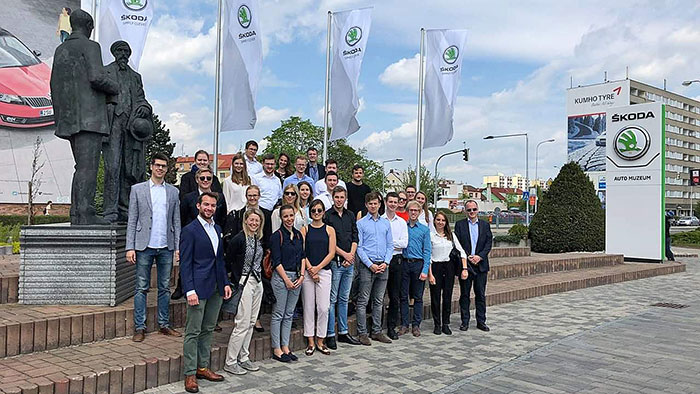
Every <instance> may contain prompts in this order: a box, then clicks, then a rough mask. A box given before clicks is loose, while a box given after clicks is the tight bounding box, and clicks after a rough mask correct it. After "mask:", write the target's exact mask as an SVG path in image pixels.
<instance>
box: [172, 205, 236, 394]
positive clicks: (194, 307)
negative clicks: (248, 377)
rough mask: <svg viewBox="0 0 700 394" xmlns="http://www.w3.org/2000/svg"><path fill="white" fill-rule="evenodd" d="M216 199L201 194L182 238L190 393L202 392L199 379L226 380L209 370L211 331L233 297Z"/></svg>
mask: <svg viewBox="0 0 700 394" xmlns="http://www.w3.org/2000/svg"><path fill="white" fill-rule="evenodd" d="M217 199H218V195H217V194H215V193H210V192H205V193H202V194H200V195H199V197H198V198H197V209H198V211H199V215H198V216H197V220H194V221H192V222H191V223H190V224H189V225H187V226H185V227H184V228H183V229H182V235H181V238H180V251H181V254H180V278H182V287H183V289H184V291H185V293H186V294H187V319H186V322H185V340H184V341H183V354H184V358H185V370H184V372H185V390H186V391H187V392H190V393H196V392H198V391H199V387H198V385H197V378H200V379H206V380H209V381H212V382H220V381H222V380H224V377H223V376H221V375H219V374H216V373H214V372H213V371H212V370H211V369H209V357H210V354H211V353H210V352H211V349H210V348H211V338H212V332H213V331H214V326H215V325H216V320H217V318H218V317H219V312H220V310H221V304H222V303H223V300H224V299H229V298H230V297H231V282H230V281H229V279H228V275H227V274H226V266H225V262H224V243H223V242H222V241H221V227H219V226H218V225H217V224H216V223H214V220H213V219H212V217H213V216H214V212H215V211H216V202H217ZM222 296H223V298H222Z"/></svg>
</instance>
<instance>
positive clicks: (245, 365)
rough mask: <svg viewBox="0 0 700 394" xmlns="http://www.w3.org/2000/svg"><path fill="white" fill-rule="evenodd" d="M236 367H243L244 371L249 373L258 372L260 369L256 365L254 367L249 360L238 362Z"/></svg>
mask: <svg viewBox="0 0 700 394" xmlns="http://www.w3.org/2000/svg"><path fill="white" fill-rule="evenodd" d="M238 365H240V366H241V367H243V368H244V369H246V370H248V371H250V372H255V371H259V370H260V367H258V366H257V365H255V363H253V362H252V361H250V360H246V361H239V362H238Z"/></svg>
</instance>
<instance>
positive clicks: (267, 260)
mask: <svg viewBox="0 0 700 394" xmlns="http://www.w3.org/2000/svg"><path fill="white" fill-rule="evenodd" d="M278 232H279V233H280V247H281V246H282V231H280V230H278ZM270 255H271V253H270V250H269V249H268V250H267V251H266V252H265V256H264V257H263V261H262V271H263V276H264V277H265V278H267V279H270V278H272V258H271V256H270Z"/></svg>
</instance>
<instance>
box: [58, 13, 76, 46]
mask: <svg viewBox="0 0 700 394" xmlns="http://www.w3.org/2000/svg"><path fill="white" fill-rule="evenodd" d="M70 13H71V9H70V8H68V7H63V8H61V13H60V14H59V15H58V27H57V28H56V35H57V36H58V38H59V39H60V40H61V43H63V42H64V41H65V40H67V39H68V36H70V33H71V32H72V31H73V29H72V28H71V25H70Z"/></svg>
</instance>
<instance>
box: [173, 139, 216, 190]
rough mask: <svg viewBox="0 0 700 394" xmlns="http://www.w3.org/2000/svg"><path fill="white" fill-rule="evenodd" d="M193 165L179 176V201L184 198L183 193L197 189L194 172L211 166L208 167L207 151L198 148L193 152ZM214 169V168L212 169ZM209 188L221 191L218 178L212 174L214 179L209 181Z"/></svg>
mask: <svg viewBox="0 0 700 394" xmlns="http://www.w3.org/2000/svg"><path fill="white" fill-rule="evenodd" d="M194 163H195V164H194V165H192V168H190V172H188V173H187V174H185V175H183V176H182V177H181V178H180V201H182V199H183V198H185V195H187V194H188V193H192V192H193V191H196V190H197V180H196V179H195V174H196V173H197V170H199V169H200V168H211V167H209V153H207V151H205V150H202V149H200V150H198V151H197V152H195V154H194ZM212 171H214V170H212ZM211 190H213V191H215V192H217V193H221V192H222V189H221V182H219V178H218V177H217V176H216V174H214V180H213V181H212V183H211Z"/></svg>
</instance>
